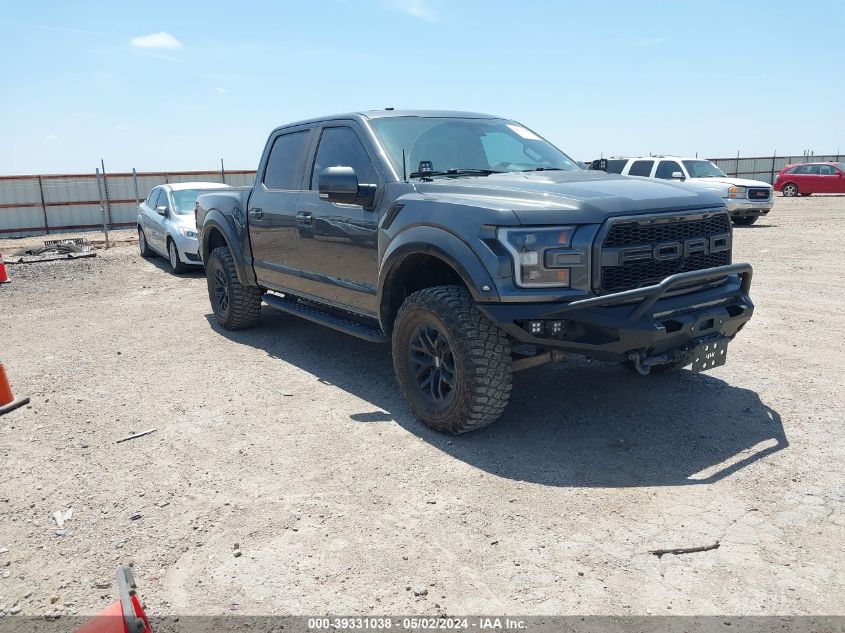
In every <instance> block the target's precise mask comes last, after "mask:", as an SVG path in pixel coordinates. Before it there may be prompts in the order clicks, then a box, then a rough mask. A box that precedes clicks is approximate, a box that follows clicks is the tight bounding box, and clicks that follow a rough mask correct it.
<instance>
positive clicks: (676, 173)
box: [672, 171, 686, 180]
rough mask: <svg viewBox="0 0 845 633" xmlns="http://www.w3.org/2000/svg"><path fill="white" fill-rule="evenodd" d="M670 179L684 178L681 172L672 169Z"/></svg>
mask: <svg viewBox="0 0 845 633" xmlns="http://www.w3.org/2000/svg"><path fill="white" fill-rule="evenodd" d="M672 180H686V178H684V174H683V172H680V171H673V172H672Z"/></svg>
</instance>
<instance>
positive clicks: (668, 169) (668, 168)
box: [654, 160, 684, 180]
mask: <svg viewBox="0 0 845 633" xmlns="http://www.w3.org/2000/svg"><path fill="white" fill-rule="evenodd" d="M676 171H679V172H681V173H682V174H683V173H684V170H683V169H681V166H680V165H679V164H678V163H676V162H675V161H674V160H661V161H660V164H659V165H658V166H657V171H656V172H654V177H655V178H663V179H664V180H672V174H673V173H674V172H676Z"/></svg>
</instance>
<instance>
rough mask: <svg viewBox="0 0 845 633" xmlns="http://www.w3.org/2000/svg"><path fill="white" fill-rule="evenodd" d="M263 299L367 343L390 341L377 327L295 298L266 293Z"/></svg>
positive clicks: (268, 303)
mask: <svg viewBox="0 0 845 633" xmlns="http://www.w3.org/2000/svg"><path fill="white" fill-rule="evenodd" d="M261 298H262V299H264V301H265V302H266V303H267V305H269V306H272V307H274V308H276V309H277V310H281V311H282V312H287V313H288V314H293V315H294V316H298V317H302V318H303V319H308V320H309V321H314V323H319V324H320V325H325V326H327V327H330V328H332V329H335V330H338V331H340V332H343V333H345V334H351V335H352V336H357V337H358V338H362V339H364V340H365V341H370V342H371V343H387V342H389V341H390V339H389V338H387V337H386V336H385V335H384V333H383V332H382V331H381V330H380V329H379V328H377V327H373V326H370V325H365V324H364V323H360V322H358V321H355V320H354V319H351V318H349V317H345V316H343V315H341V314H337V313H335V312H330V311H328V310H324V309H322V308H319V307H317V306H316V305H314V304H312V303H306V302H304V301H300V300H299V299H297V298H294V297H280V296H279V295H274V294H270V293H269V292H268V293H265V294H264V295H263V296H262V297H261Z"/></svg>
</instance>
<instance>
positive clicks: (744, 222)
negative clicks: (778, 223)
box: [733, 215, 760, 226]
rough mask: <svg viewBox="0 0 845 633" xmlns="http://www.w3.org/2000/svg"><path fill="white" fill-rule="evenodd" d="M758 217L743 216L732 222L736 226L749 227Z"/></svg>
mask: <svg viewBox="0 0 845 633" xmlns="http://www.w3.org/2000/svg"><path fill="white" fill-rule="evenodd" d="M759 217H760V216H759V215H743V216H741V217H738V218H733V222H734V224H736V225H737V226H751V225H752V224H754V223H755V222H756V221H757V219H758V218H759Z"/></svg>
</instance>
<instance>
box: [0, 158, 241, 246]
mask: <svg viewBox="0 0 845 633" xmlns="http://www.w3.org/2000/svg"><path fill="white" fill-rule="evenodd" d="M254 179H255V172H254V171H249V170H235V171H231V170H230V171H224V170H223V169H221V170H219V171H179V172H143V173H136V172H135V171H134V170H133V171H132V172H128V173H115V174H107V173H104V174H100V175H99V178H98V174H97V173H96V172H95V173H92V174H58V175H57V174H53V175H30V176H0V237H18V236H23V235H37V234H50V233H59V232H68V231H85V230H89V229H98V228H99V229H102V228H103V224H104V223H105V224H107V225H108V227H109V228H120V227H128V226H134V225H135V217H136V215H137V207H138V203H139V202H140V201H141V200H144V199H145V198H146V197H147V195H148V194H149V193H150V190H151V189H152V188H153V187H155V186H157V185H161V184H164V183H176V182H190V181H203V182H224V183H226V184H227V185H232V186H234V187H240V186H249V185H252V183H253V180H254Z"/></svg>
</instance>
